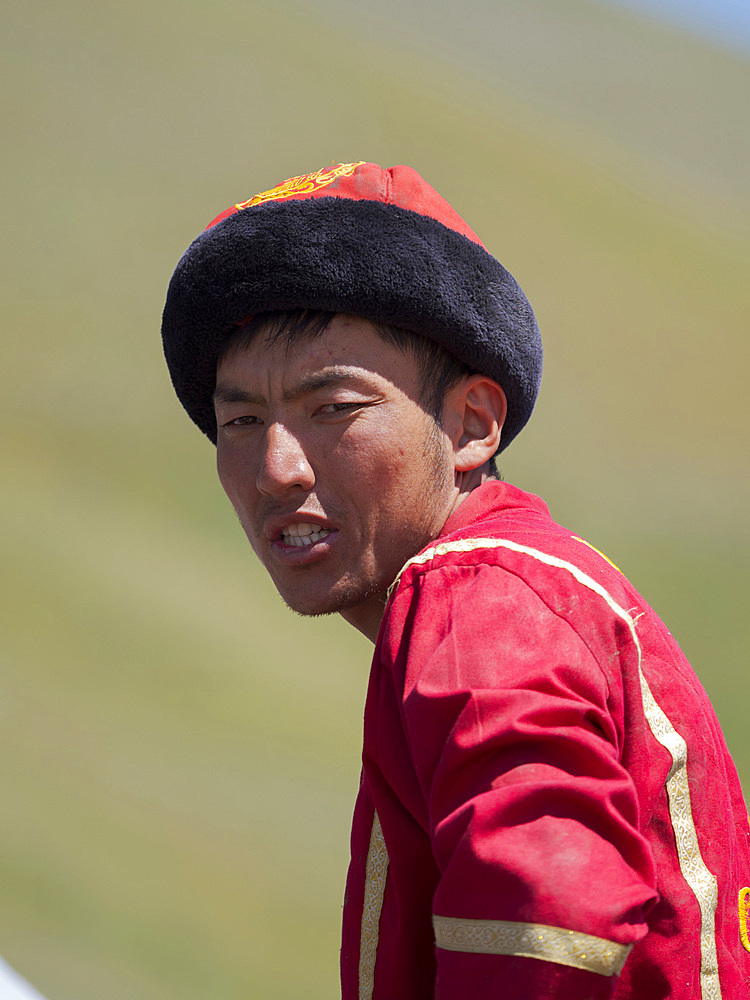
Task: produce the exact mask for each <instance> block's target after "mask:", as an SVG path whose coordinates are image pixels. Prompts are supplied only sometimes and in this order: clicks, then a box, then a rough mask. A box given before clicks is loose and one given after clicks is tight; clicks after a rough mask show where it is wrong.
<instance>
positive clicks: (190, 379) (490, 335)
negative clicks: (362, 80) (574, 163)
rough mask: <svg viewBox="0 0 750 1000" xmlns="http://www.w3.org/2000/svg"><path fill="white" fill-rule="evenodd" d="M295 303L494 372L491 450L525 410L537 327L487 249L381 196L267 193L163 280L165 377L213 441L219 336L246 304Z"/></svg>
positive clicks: (532, 382)
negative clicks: (497, 424)
mask: <svg viewBox="0 0 750 1000" xmlns="http://www.w3.org/2000/svg"><path fill="white" fill-rule="evenodd" d="M300 307H306V308H310V309H325V310H329V311H331V312H345V313H353V314H354V315H358V316H362V317H365V318H367V319H369V320H372V321H373V322H377V323H388V324H391V325H393V326H398V327H402V328H404V329H406V330H411V331H412V332H414V333H419V334H422V335H423V336H425V337H428V338H430V339H432V340H435V341H437V342H438V343H440V344H442V345H443V347H445V348H446V350H448V351H450V352H451V353H452V354H454V355H456V356H457V357H458V358H460V359H461V360H462V361H463V362H465V363H466V364H467V365H469V366H470V367H471V368H473V369H475V370H477V371H480V372H483V373H484V374H487V375H489V376H490V377H491V378H493V379H495V380H496V381H497V382H499V383H500V385H501V386H502V387H503V389H504V390H505V394H506V396H507V398H508V417H507V420H506V423H505V427H504V429H503V435H502V445H501V448H506V447H507V446H508V445H509V444H510V442H511V441H512V440H513V438H514V437H515V436H516V435H517V434H518V432H519V431H520V430H521V428H522V427H523V426H524V424H525V423H526V421H527V420H528V419H529V417H530V415H531V411H532V409H533V406H534V402H535V400H536V396H537V393H538V391H539V383H540V380H541V373H542V345H541V339H540V336H539V329H538V327H537V324H536V320H535V318H534V313H533V312H532V309H531V306H530V305H529V303H528V301H527V300H526V296H525V295H524V293H523V292H522V290H521V288H520V287H519V285H518V284H517V283H516V281H515V279H514V278H513V277H512V275H511V274H509V272H508V271H506V270H505V268H504V267H503V266H502V265H501V264H500V263H499V262H498V261H497V260H495V258H494V257H492V256H491V255H490V254H489V253H487V251H486V250H484V249H483V248H482V247H481V246H479V245H478V244H476V243H474V242H473V241H471V240H469V239H468V238H467V237H465V236H462V235H460V234H459V233H456V232H454V231H453V230H452V229H448V228H447V227H446V226H444V225H443V224H442V223H440V222H437V221H436V220H434V219H431V218H429V217H427V216H424V215H420V214H417V213H416V212H412V211H409V210H408V209H403V208H398V207H396V206H394V205H387V204H383V203H382V202H376V201H353V200H350V199H344V198H314V199H313V198H311V199H306V200H299V201H277V202H267V203H265V204H262V205H257V206H255V207H253V208H252V209H247V210H243V211H239V212H237V213H236V214H235V215H231V216H229V217H228V218H226V219H224V220H223V221H222V222H220V223H218V224H217V225H216V226H214V227H213V228H212V229H209V230H207V231H206V232H204V233H202V234H201V235H200V236H199V237H198V238H197V239H196V240H195V241H194V242H193V243H192V244H191V246H190V247H189V248H188V249H187V251H186V252H185V254H184V255H183V257H182V259H181V260H180V262H179V264H178V265H177V268H176V270H175V272H174V274H173V276H172V280H171V282H170V285H169V291H168V293H167V301H166V305H165V307H164V316H163V322H162V337H163V341H164V353H165V356H166V359H167V364H168V366H169V371H170V374H171V376H172V382H173V384H174V387H175V390H176V392H177V396H178V397H179V399H180V402H181V403H182V405H183V406H184V407H185V409H186V410H187V412H188V414H189V415H190V417H191V418H192V419H193V420H194V421H195V423H196V424H197V425H198V427H199V428H200V429H201V430H202V431H203V432H204V434H206V435H208V437H209V438H210V439H211V440H212V441H213V442H214V444H215V443H216V420H215V417H214V408H213V401H212V396H213V391H214V388H215V384H216V362H217V359H218V357H219V354H220V353H221V350H222V347H223V345H224V344H225V343H226V341H227V340H228V338H229V337H231V336H232V334H233V333H234V332H235V331H236V328H237V324H238V323H239V322H241V321H242V320H244V319H246V318H247V317H249V316H251V315H254V314H255V313H259V312H266V311H268V310H282V309H296V308H300Z"/></svg>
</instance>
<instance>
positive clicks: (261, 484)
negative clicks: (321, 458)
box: [256, 423, 315, 496]
mask: <svg viewBox="0 0 750 1000" xmlns="http://www.w3.org/2000/svg"><path fill="white" fill-rule="evenodd" d="M265 445H266V447H265V452H264V454H263V457H262V459H261V464H260V468H259V470H258V478H257V482H256V485H257V487H258V492H259V493H265V494H267V495H268V496H279V495H281V494H283V493H285V492H286V491H287V490H290V489H301V490H305V491H309V490H311V489H312V488H313V486H315V473H314V472H313V468H312V465H311V464H310V461H309V460H308V457H307V455H306V454H305V449H304V448H303V446H302V444H301V442H300V441H299V440H298V439H297V438H296V437H295V435H294V434H293V433H292V432H291V431H290V430H289V428H287V427H284V426H283V424H276V423H275V424H270V425H269V426H268V428H267V430H266V436H265Z"/></svg>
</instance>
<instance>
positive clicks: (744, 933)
mask: <svg viewBox="0 0 750 1000" xmlns="http://www.w3.org/2000/svg"><path fill="white" fill-rule="evenodd" d="M748 913H750V887H748V886H745V887H744V888H743V889H740V898H739V916H740V941H742V947H743V948H744V949H745V951H750V936H748V929H747V917H748Z"/></svg>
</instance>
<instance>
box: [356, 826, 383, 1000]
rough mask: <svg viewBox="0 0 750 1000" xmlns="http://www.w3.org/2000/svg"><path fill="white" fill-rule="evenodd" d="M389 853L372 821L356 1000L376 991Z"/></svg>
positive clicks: (368, 997) (369, 999)
mask: <svg viewBox="0 0 750 1000" xmlns="http://www.w3.org/2000/svg"><path fill="white" fill-rule="evenodd" d="M387 876H388V851H387V850H386V848H385V840H384V839H383V830H382V828H381V826H380V819H379V818H378V814H377V813H375V815H374V817H373V820H372V832H371V834H370V847H369V849H368V851H367V863H366V865H365V898H364V902H363V904H362V933H361V936H360V939H359V1000H372V993H373V990H374V989H375V959H376V958H377V956H378V934H379V928H380V913H381V911H382V909H383V895H384V893H385V880H386V878H387Z"/></svg>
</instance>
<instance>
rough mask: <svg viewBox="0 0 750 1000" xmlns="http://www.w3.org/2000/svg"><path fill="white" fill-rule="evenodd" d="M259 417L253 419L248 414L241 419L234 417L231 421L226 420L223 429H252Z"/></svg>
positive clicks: (258, 421) (257, 422)
mask: <svg viewBox="0 0 750 1000" xmlns="http://www.w3.org/2000/svg"><path fill="white" fill-rule="evenodd" d="M259 423H260V417H253V416H251V415H250V414H245V415H244V416H242V417H234V419H232V420H227V421H226V423H225V424H224V425H223V426H224V427H252V425H253V424H259Z"/></svg>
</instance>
